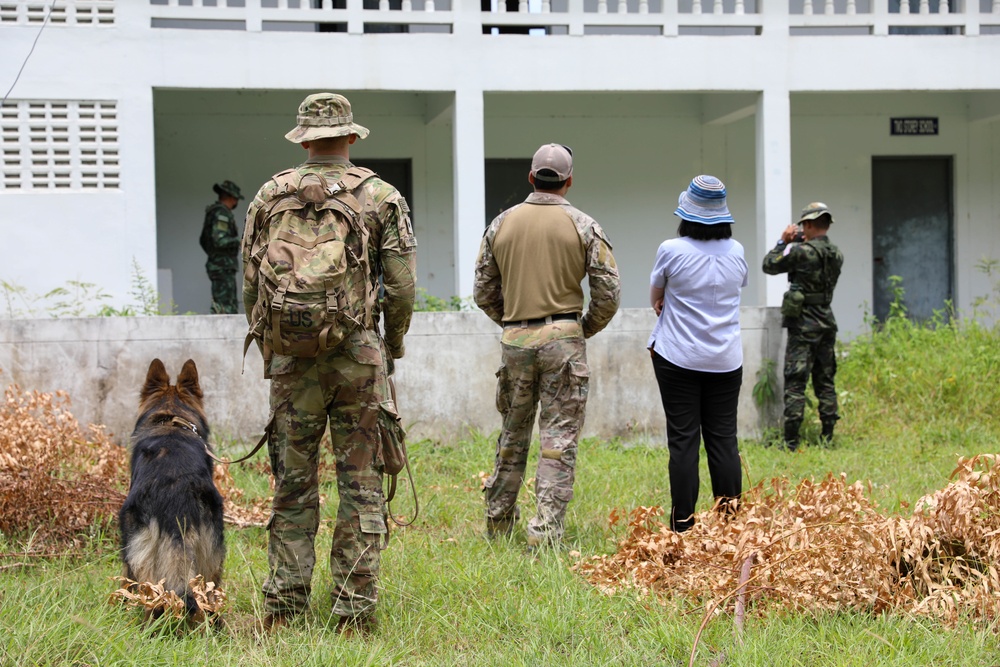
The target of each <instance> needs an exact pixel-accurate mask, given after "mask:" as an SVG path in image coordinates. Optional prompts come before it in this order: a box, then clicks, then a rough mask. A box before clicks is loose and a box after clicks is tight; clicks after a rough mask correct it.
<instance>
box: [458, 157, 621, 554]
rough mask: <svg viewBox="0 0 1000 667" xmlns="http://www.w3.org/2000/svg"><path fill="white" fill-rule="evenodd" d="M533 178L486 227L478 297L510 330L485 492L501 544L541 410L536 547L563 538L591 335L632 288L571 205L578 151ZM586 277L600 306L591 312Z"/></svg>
mask: <svg viewBox="0 0 1000 667" xmlns="http://www.w3.org/2000/svg"><path fill="white" fill-rule="evenodd" d="M528 181H529V182H530V183H531V184H532V185H533V186H534V189H535V191H534V192H533V193H532V194H530V195H528V198H527V199H526V200H525V201H524V202H523V203H521V204H518V205H517V206H514V207H512V208H509V209H507V210H506V211H504V212H503V213H501V214H500V215H499V216H497V217H496V219H494V220H493V222H492V223H491V224H490V226H489V227H488V228H487V229H486V233H485V235H484V236H483V242H482V245H481V246H480V251H479V259H478V261H477V263H476V281H475V286H474V293H473V294H474V297H475V300H476V304H477V305H478V306H479V307H480V308H481V309H482V310H483V311H484V312H485V313H486V314H487V315H489V317H490V319H492V320H493V321H494V322H496V323H497V324H498V325H499V326H501V327H502V328H503V335H502V337H501V339H500V341H501V347H502V357H501V366H500V370H499V371H497V393H496V403H497V409H498V410H499V411H500V414H501V416H502V418H503V429H502V430H501V432H500V438H499V440H498V441H497V449H496V459H495V464H494V469H493V475H492V476H490V477H489V478H488V479H487V480H486V482H485V485H484V486H485V494H486V531H487V535H488V536H490V537H495V536H498V535H509V534H510V533H511V532H512V531H513V529H514V524H515V523H516V522H517V520H518V518H519V516H520V513H519V510H518V506H517V495H518V492H519V491H520V489H521V484H522V483H523V481H524V471H525V466H526V464H527V460H528V449H529V446H530V445H531V431H532V426H533V424H534V421H535V412H536V410H537V409H538V405H539V403H540V404H541V414H540V417H539V432H540V436H541V460H540V461H539V463H538V471H537V473H536V475H535V479H536V487H535V496H536V502H537V513H536V515H535V516H534V517H533V518H532V519H531V520H530V521H529V522H528V527H527V532H528V550H529V552H530V551H534V550H535V549H536V548H537V547H539V546H542V545H545V544H554V543H558V542H559V541H560V540H561V539H562V536H563V531H564V521H565V517H566V507H567V505H569V501H570V500H571V499H572V497H573V480H574V477H575V473H576V463H577V458H576V452H577V441H578V439H579V437H580V430H581V429H582V428H583V419H584V411H585V408H586V404H587V389H588V386H589V380H590V370H589V368H588V366H587V346H586V342H585V339H586V338H590V337H591V336H593V335H594V334H596V333H598V332H599V331H601V330H602V329H604V327H605V326H607V324H608V322H610V321H611V318H612V317H613V316H614V314H615V312H617V310H618V304H619V301H620V296H621V286H620V282H619V278H618V267H617V266H616V264H615V258H614V256H612V254H611V243H610V242H609V241H608V237H607V236H606V235H605V234H604V231H603V230H602V229H601V226H600V225H598V224H597V222H596V221H595V220H594V219H593V218H591V217H590V216H589V215H587V214H586V213H584V212H583V211H581V210H579V209H577V208H574V207H573V206H572V205H571V204H570V203H569V202H568V201H567V200H566V199H565V195H566V192H567V191H568V190H569V188H570V186H571V185H572V183H573V153H572V151H570V150H569V149H568V148H567V147H566V146H561V145H558V144H547V145H545V146H542V147H541V148H539V149H538V151H537V152H536V153H535V155H534V158H533V159H532V162H531V171H530V173H529V174H528ZM585 276H586V277H587V278H588V284H589V286H590V305H589V306H588V308H587V310H586V312H585V313H584V310H583V289H582V287H581V281H582V280H583V278H584V277H585Z"/></svg>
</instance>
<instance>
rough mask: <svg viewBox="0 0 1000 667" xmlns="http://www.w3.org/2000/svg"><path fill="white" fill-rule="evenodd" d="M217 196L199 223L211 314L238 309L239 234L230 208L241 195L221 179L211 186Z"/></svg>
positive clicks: (232, 185)
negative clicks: (209, 286)
mask: <svg viewBox="0 0 1000 667" xmlns="http://www.w3.org/2000/svg"><path fill="white" fill-rule="evenodd" d="M212 190H214V191H215V194H216V195H218V197H219V199H218V200H217V201H215V202H213V203H212V204H209V205H208V207H206V208H205V221H204V222H203V223H202V226H201V237H200V238H199V242H200V243H201V248H202V250H204V251H205V253H206V254H207V255H208V261H207V262H205V270H206V271H208V279H209V280H211V281H212V310H211V312H212V314H213V315H214V314H232V313H236V312H238V310H237V304H238V300H237V297H236V268H237V266H239V253H240V235H239V232H238V231H237V230H236V218H235V217H234V216H233V209H235V208H236V205H237V204H238V203H239V201H240V200H241V199H243V195H242V194H241V193H240V188H239V186H238V185H236V184H235V183H233V182H232V181H222V182H221V183H216V184H215V185H213V186H212Z"/></svg>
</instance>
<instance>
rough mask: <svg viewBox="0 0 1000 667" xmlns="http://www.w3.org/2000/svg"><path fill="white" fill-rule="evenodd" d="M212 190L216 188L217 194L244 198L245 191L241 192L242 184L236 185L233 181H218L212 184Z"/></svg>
mask: <svg viewBox="0 0 1000 667" xmlns="http://www.w3.org/2000/svg"><path fill="white" fill-rule="evenodd" d="M212 190H214V191H215V194H217V195H229V196H230V197H236V198H237V199H243V193H241V192H240V186H238V185H236V184H235V183H233V182H232V181H222V182H221V183H216V184H215V185H213V186H212Z"/></svg>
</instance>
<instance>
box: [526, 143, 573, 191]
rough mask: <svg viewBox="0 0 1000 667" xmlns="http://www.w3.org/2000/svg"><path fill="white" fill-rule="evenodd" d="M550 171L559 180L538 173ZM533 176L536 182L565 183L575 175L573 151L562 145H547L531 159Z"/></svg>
mask: <svg viewBox="0 0 1000 667" xmlns="http://www.w3.org/2000/svg"><path fill="white" fill-rule="evenodd" d="M543 169H548V170H549V171H552V172H553V173H555V175H556V177H557V178H553V177H552V176H549V175H548V174H543V175H541V176H539V175H538V172H539V171H541V170H543ZM531 175H532V176H534V177H535V180H536V181H547V182H550V183H558V182H559V181H565V180H566V179H568V178H569V177H570V176H572V175H573V149H571V148H570V147H569V146H563V145H562V144H545V145H544V146H542V147H541V148H539V149H538V150H537V151H535V156H534V157H533V158H531Z"/></svg>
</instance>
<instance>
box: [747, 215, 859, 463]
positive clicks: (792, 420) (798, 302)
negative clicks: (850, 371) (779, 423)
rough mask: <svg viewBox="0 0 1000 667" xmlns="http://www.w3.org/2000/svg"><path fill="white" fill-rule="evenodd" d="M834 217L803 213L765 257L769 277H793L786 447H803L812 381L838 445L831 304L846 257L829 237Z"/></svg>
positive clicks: (786, 308) (788, 306)
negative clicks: (802, 429)
mask: <svg viewBox="0 0 1000 667" xmlns="http://www.w3.org/2000/svg"><path fill="white" fill-rule="evenodd" d="M832 223H833V216H832V215H831V214H830V209H829V208H828V207H827V206H826V204H823V203H822V202H814V203H812V204H809V205H808V206H806V207H805V208H804V209H803V210H802V215H801V216H799V224H800V225H801V226H802V228H801V230H800V229H799V227H798V225H789V226H788V227H787V228H785V231H784V232H782V234H781V239H780V240H779V241H778V244H777V245H776V246H775V247H774V248H772V249H771V251H770V252H768V253H767V255H766V256H765V257H764V265H763V269H764V273H767V274H770V275H777V274H779V273H787V274H788V282H789V290H788V292H787V293H786V294H785V299H784V301H783V302H782V308H781V313H782V316H783V319H782V326H784V327H786V328H787V329H788V341H787V344H786V346H785V437H784V444H785V447H786V448H788V449H789V450H790V451H795V450H796V449H797V448H798V446H799V427H800V426H801V425H802V416H803V413H804V411H805V403H806V383H807V382H808V380H809V376H810V375H812V381H813V391H815V393H816V399H817V401H818V402H819V418H820V422H821V423H822V425H823V431H822V438H823V440H824V441H826V442H829V441H831V440H832V439H833V429H834V426H835V425H836V423H837V420H838V419H839V418H840V416H839V415H838V414H837V390H836V388H835V386H834V376H835V375H836V373H837V356H836V353H835V351H834V344H835V343H836V340H837V320H836V319H835V318H834V316H833V310H832V309H831V307H830V302H831V300H832V299H833V290H834V289H835V288H836V287H837V279H838V278H839V277H840V269H841V267H842V266H843V264H844V256H843V255H842V254H841V252H840V250H839V249H838V248H837V246H835V245H834V244H833V243H831V242H830V239H829V238H828V237H827V232H828V231H829V229H830V225H831V224H832Z"/></svg>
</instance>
